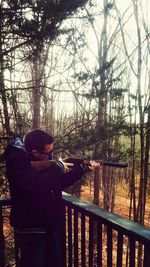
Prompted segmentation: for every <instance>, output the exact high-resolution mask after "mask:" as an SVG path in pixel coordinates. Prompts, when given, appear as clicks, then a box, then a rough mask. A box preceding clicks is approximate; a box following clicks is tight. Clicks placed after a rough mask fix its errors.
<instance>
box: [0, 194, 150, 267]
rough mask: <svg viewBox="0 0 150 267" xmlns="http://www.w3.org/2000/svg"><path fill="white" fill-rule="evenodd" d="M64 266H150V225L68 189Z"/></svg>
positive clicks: (1, 204) (0, 246)
mask: <svg viewBox="0 0 150 267" xmlns="http://www.w3.org/2000/svg"><path fill="white" fill-rule="evenodd" d="M63 201H64V220H63V221H64V222H65V227H64V255H65V257H64V266H66V267H80V266H81V267H87V266H88V267H125V266H128V267H136V266H137V267H149V266H150V229H148V228H145V227H143V226H141V225H139V224H137V223H134V222H132V221H130V220H127V219H125V218H123V217H121V216H118V215H115V214H113V213H111V212H108V211H106V210H104V209H102V208H99V207H97V206H95V205H92V204H90V203H88V202H86V201H82V200H80V199H78V198H75V197H73V196H71V195H68V194H66V193H64V194H63ZM8 206H10V200H0V267H4V266H6V265H5V257H4V251H5V246H4V244H5V241H4V240H5V239H4V223H3V212H4V209H6V208H7V207H8Z"/></svg>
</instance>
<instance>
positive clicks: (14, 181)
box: [5, 145, 63, 191]
mask: <svg viewBox="0 0 150 267" xmlns="http://www.w3.org/2000/svg"><path fill="white" fill-rule="evenodd" d="M5 158H6V170H7V176H8V180H9V184H10V188H15V189H16V190H24V191H25V190H29V189H30V188H33V187H34V186H36V185H37V186H38V187H40V185H41V186H42V187H45V188H46V187H48V186H51V183H52V179H51V178H52V177H55V176H56V177H60V176H61V175H62V173H63V168H62V166H61V165H60V164H57V163H56V164H54V165H53V166H51V167H49V168H48V169H47V170H45V171H43V172H37V171H36V170H35V169H34V168H32V165H31V161H30V158H29V157H28V155H27V153H26V152H25V151H23V150H21V149H18V148H16V147H13V146H11V145H10V146H8V148H7V149H6V151H5Z"/></svg>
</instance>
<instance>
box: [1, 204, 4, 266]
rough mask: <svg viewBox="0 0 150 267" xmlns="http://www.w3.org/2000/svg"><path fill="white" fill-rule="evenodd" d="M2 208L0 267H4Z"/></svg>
mask: <svg viewBox="0 0 150 267" xmlns="http://www.w3.org/2000/svg"><path fill="white" fill-rule="evenodd" d="M2 211H3V210H2V206H1V205H0V267H4V266H5V257H4V251H5V242H4V233H3V214H2Z"/></svg>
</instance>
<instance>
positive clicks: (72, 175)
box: [60, 164, 90, 190]
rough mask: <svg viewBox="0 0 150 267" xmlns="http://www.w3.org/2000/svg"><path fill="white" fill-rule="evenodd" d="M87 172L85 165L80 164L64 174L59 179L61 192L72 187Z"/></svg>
mask: <svg viewBox="0 0 150 267" xmlns="http://www.w3.org/2000/svg"><path fill="white" fill-rule="evenodd" d="M89 171H90V170H89V168H88V167H87V166H86V165H84V164H80V165H78V166H76V167H74V168H73V169H72V170H70V171H69V172H66V173H64V174H63V175H62V176H61V177H60V179H61V186H62V190H65V189H66V188H68V187H69V186H71V185H73V184H74V183H75V182H77V181H78V180H80V179H82V177H83V175H84V174H85V173H87V172H89Z"/></svg>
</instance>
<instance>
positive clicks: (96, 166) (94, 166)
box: [89, 160, 102, 171]
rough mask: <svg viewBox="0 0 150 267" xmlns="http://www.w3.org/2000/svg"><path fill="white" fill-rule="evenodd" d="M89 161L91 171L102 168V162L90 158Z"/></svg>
mask: <svg viewBox="0 0 150 267" xmlns="http://www.w3.org/2000/svg"><path fill="white" fill-rule="evenodd" d="M89 163H90V164H89V169H90V170H91V171H95V170H97V169H100V168H102V164H101V163H100V162H96V161H94V160H90V162H89Z"/></svg>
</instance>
